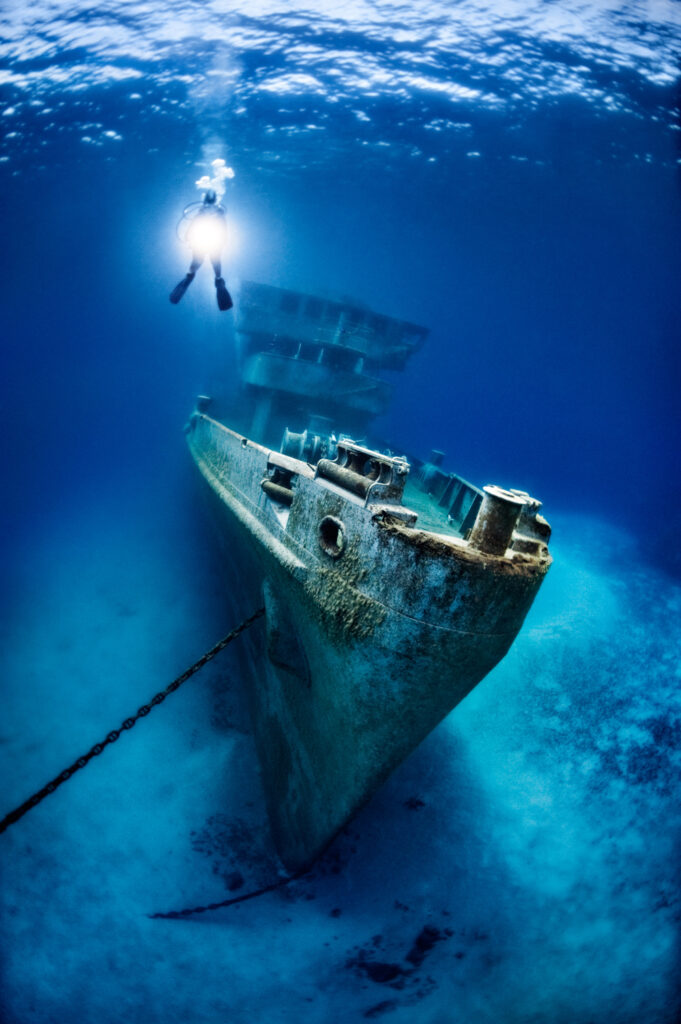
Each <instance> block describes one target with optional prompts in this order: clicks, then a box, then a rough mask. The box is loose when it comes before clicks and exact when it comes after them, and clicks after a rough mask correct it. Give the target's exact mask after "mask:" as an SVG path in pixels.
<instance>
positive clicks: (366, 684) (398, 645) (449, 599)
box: [188, 413, 550, 869]
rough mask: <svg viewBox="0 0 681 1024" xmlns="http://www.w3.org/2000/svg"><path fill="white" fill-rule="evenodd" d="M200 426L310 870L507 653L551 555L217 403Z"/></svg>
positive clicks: (271, 735) (287, 811)
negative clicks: (277, 448)
mask: <svg viewBox="0 0 681 1024" xmlns="http://www.w3.org/2000/svg"><path fill="white" fill-rule="evenodd" d="M188 440H189V446H190V450H191V452H192V455H193V457H194V459H195V461H196V464H197V466H198V468H199V470H200V472H201V474H202V476H203V478H204V480H205V482H206V484H207V485H208V488H209V493H210V494H211V495H212V504H213V506H214V509H215V511H216V514H217V520H218V523H219V524H220V528H221V530H222V532H223V536H224V537H225V538H226V541H227V543H228V544H234V543H236V544H238V545H242V546H243V547H244V548H245V549H248V551H249V552H250V557H251V558H252V568H251V570H250V571H249V579H248V581H247V583H246V581H244V583H246V586H245V587H244V590H248V591H249V592H250V593H251V594H252V593H253V592H254V590H255V589H256V588H257V589H261V590H262V594H263V596H264V602H265V607H266V616H265V622H266V639H265V641H264V642H263V644H262V650H261V651H260V652H259V655H260V656H259V657H258V654H255V656H254V658H253V659H251V661H250V665H251V673H250V674H251V676H252V678H251V679H250V680H249V681H248V690H249V695H248V696H249V704H250V711H251V717H252V722H253V730H254V735H255V741H256V745H257V749H258V754H259V758H260V763H261V766H262V777H263V783H264V788H265V794H266V799H267V806H268V811H269V816H270V820H271V823H272V830H273V834H274V839H275V843H276V846H277V849H278V851H279V854H280V856H281V858H282V861H283V862H284V864H285V865H286V866H287V867H288V868H290V869H299V868H302V867H305V866H307V865H308V864H310V863H311V862H312V861H313V860H314V859H315V858H316V857H317V856H318V855H319V854H320V853H321V852H322V850H323V849H324V848H325V847H326V846H327V844H328V843H329V842H330V841H331V840H332V839H333V837H334V836H335V835H336V834H337V832H338V831H339V830H340V829H341V828H342V827H343V826H344V825H345V824H346V823H347V821H348V820H349V819H350V818H351V817H352V816H353V815H354V814H355V813H356V812H357V811H358V809H359V808H360V807H361V806H362V805H363V804H365V803H366V802H367V801H368V800H369V799H370V798H371V796H372V795H373V794H374V793H375V791H376V790H377V789H378V787H379V786H380V785H381V784H382V782H383V781H384V780H385V779H386V777H387V776H388V775H389V774H390V772H392V771H393V770H394V768H396V767H397V765H398V764H400V762H401V761H403V760H404V758H405V757H407V756H408V754H409V753H410V752H411V751H412V750H413V749H414V748H415V747H416V746H417V745H418V744H419V743H420V742H421V740H422V739H424V737H425V736H427V735H428V733H429V732H430V731H431V730H432V729H433V728H434V727H435V726H436V725H437V723H438V722H439V721H441V720H442V718H444V717H445V716H446V715H447V714H448V713H449V712H450V711H451V710H452V708H454V707H455V706H456V705H457V704H458V703H459V702H460V701H461V700H462V699H463V698H464V697H465V696H466V695H467V694H468V693H469V692H470V691H471V690H472V688H473V687H474V686H475V685H476V684H477V683H478V682H480V680H481V679H482V678H483V677H484V676H485V675H486V674H487V673H488V672H489V671H490V669H492V668H493V667H494V666H495V665H496V664H497V663H498V662H499V661H500V659H501V658H502V657H503V656H504V654H505V653H506V651H507V650H508V648H509V646H510V645H511V643H512V642H513V640H514V638H515V636H516V635H517V633H518V630H519V629H520V627H521V625H522V622H523V620H524V618H525V615H526V614H527V611H528V610H529V607H530V605H531V603H532V601H533V599H534V596H535V594H536V592H537V590H538V588H539V586H540V584H541V581H542V579H543V577H544V575H545V573H546V570H547V568H548V565H549V563H550V559H549V558H548V555H546V556H545V557H541V558H534V557H529V556H525V555H521V554H518V553H513V552H511V551H509V552H507V553H506V554H504V555H501V556H499V555H490V554H487V553H482V552H480V551H478V550H475V549H473V548H472V547H471V546H470V545H468V544H467V543H466V542H464V541H463V540H461V541H457V540H456V539H455V538H451V537H445V536H442V535H438V534H433V533H429V532H425V531H422V530H419V529H417V528H415V527H414V525H413V519H414V517H413V516H411V517H410V515H409V514H408V510H405V509H404V508H402V506H401V505H400V504H399V503H397V504H394V505H392V506H391V505H382V504H380V503H372V502H371V501H370V500H369V498H366V497H365V498H363V497H361V496H358V495H357V493H353V491H352V489H351V488H345V487H344V486H342V483H341V484H339V483H338V482H336V481H335V480H334V479H331V476H333V474H330V475H329V476H328V477H327V478H324V477H322V476H320V475H319V474H317V473H315V471H314V469H312V468H311V467H310V466H309V465H307V464H306V463H304V462H302V461H298V460H296V459H291V458H286V457H285V456H282V455H280V454H279V453H275V452H271V451H269V450H268V449H266V448H264V447H262V446H260V445H258V444H255V443H254V442H251V441H249V440H247V439H246V438H244V437H242V436H240V435H238V434H236V433H234V432H232V431H230V430H228V429H227V428H225V427H223V426H222V425H221V424H219V423H217V422H216V421H214V420H212V419H210V418H209V417H208V416H206V415H202V414H198V413H197V414H194V416H193V417H192V420H191V422H190V426H189V429H188ZM273 470H274V473H275V476H276V474H277V473H279V474H283V476H281V477H280V479H284V481H285V486H283V485H282V484H281V483H275V484H274V485H273V486H272V485H271V483H272V472H273ZM336 476H337V477H338V479H340V480H341V482H342V480H343V477H342V476H341V475H340V474H338V473H337V474H336ZM263 483H264V485H265V486H263ZM268 484H270V486H267V485H268ZM282 489H283V490H284V491H286V495H285V496H284V495H282V494H281V493H280V491H281V490H282ZM355 490H357V488H355ZM231 586H232V587H233V589H234V591H235V593H236V594H237V595H238V594H239V593H240V592H241V591H240V588H241V584H240V581H231ZM237 600H238V596H237ZM243 610H244V612H245V611H247V609H246V608H244V609H243Z"/></svg>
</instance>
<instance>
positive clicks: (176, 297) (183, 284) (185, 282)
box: [170, 271, 194, 306]
mask: <svg viewBox="0 0 681 1024" xmlns="http://www.w3.org/2000/svg"><path fill="white" fill-rule="evenodd" d="M193 280H194V274H192V272H191V271H189V273H188V274H185V275H184V277H183V278H182V280H181V281H180V283H179V284H176V285H175V287H174V288H173V290H172V292H171V293H170V301H171V302H172V304H173V306H176V305H177V304H178V302H179V301H180V299H181V298H182V296H183V295H184V293H185V292H186V291H187V288H189V285H190V284H191V283H192V281H193Z"/></svg>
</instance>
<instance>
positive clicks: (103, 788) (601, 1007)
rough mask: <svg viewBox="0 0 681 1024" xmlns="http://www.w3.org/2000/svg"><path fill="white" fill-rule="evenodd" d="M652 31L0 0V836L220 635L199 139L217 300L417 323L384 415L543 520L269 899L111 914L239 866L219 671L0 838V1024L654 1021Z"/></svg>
mask: <svg viewBox="0 0 681 1024" xmlns="http://www.w3.org/2000/svg"><path fill="white" fill-rule="evenodd" d="M680 43H681V9H680V8H679V4H678V2H676V0H658V2H648V3H629V4H626V5H622V4H615V3H609V2H604V0H603V2H592V3H591V4H589V3H577V2H576V0H570V2H567V3H564V4H560V5H559V4H557V3H547V2H543V3H539V2H537V3H529V2H524V3H520V2H518V0H504V2H499V3H494V4H489V5H488V6H485V5H484V4H483V3H477V4H474V3H472V2H471V3H469V2H462V3H457V4H452V3H445V2H442V0H440V2H438V0H431V2H429V3H428V4H422V5H402V4H399V3H387V2H384V0H373V2H368V0H354V2H348V3H339V4H335V5H331V4H328V3H326V2H324V0H311V2H310V3H309V4H308V5H306V6H297V5H295V4H288V5H284V4H280V5H278V4H276V3H274V2H273V0H272V2H269V0H252V2H250V3H249V4H248V5H245V4H243V5H240V6H233V5H229V4H227V3H226V2H223V0H212V2H204V3H201V4H199V3H182V2H177V0H169V2H165V3H163V4H161V3H158V2H157V0H150V2H148V3H144V2H142V0H129V2H126V3H118V4H113V3H108V4H106V3H105V4H100V5H98V6H97V7H90V6H88V5H85V4H69V3H68V2H63V3H60V4H53V3H49V2H48V0H36V2H34V3H32V4H30V5H19V4H16V3H14V2H12V3H11V4H7V5H5V8H4V9H3V12H1V13H0V125H1V127H2V139H1V141H0V196H1V197H2V199H1V201H2V212H3V227H4V239H5V245H4V259H3V271H2V275H0V293H1V294H0V300H1V308H2V328H1V332H2V341H3V346H2V347H3V356H4V359H3V388H2V411H3V433H4V443H3V445H2V459H3V466H2V480H3V489H2V493H3V499H2V502H1V503H0V504H1V508H0V527H1V529H0V536H1V538H2V560H3V563H2V564H3V568H4V574H3V577H4V583H5V586H4V588H3V594H2V612H3V614H2V641H1V645H0V649H1V650H2V654H3V666H2V674H1V678H2V683H3V716H2V726H1V727H0V757H1V758H2V771H3V779H4V785H3V789H2V807H1V808H0V811H2V813H4V812H5V810H9V809H10V808H11V807H13V806H14V805H15V804H17V803H19V802H21V801H22V800H24V799H25V798H26V797H27V796H28V795H29V794H30V793H31V792H33V790H35V789H37V788H39V787H40V786H41V785H43V784H44V782H45V781H47V779H48V778H50V777H51V776H52V775H53V774H55V773H56V772H58V771H59V770H60V769H61V768H62V767H63V766H64V765H65V764H66V763H68V762H70V761H71V760H73V758H74V757H75V756H77V755H78V754H79V753H80V752H81V750H82V749H87V748H89V746H90V745H91V744H92V743H93V742H94V741H95V740H97V739H98V738H100V737H101V736H102V735H105V734H106V733H107V732H108V731H109V729H110V728H112V727H113V726H114V725H115V724H117V723H118V722H119V721H120V720H121V719H122V718H124V717H126V716H127V715H128V714H129V713H130V712H131V711H134V709H135V708H136V707H137V706H138V705H139V704H140V703H141V702H142V701H143V700H145V699H146V698H147V697H149V696H150V695H151V694H153V693H154V692H156V690H159V689H161V688H162V687H163V686H164V685H165V684H166V682H168V680H169V679H171V678H173V676H175V675H177V674H178V673H179V672H180V671H181V670H182V669H183V668H184V667H185V666H186V665H188V664H189V663H191V662H192V661H193V660H194V659H195V658H196V657H198V655H199V654H201V653H202V652H203V650H205V649H206V648H207V647H209V646H210V645H211V644H212V643H213V642H214V641H215V640H217V639H218V638H219V637H220V636H222V635H223V634H224V633H225V632H226V631H227V629H228V628H229V627H230V626H231V625H232V623H231V622H229V621H226V617H225V616H226V613H225V608H224V605H223V603H222V601H223V599H222V596H221V595H222V594H223V593H224V588H225V587H226V586H238V581H236V582H235V581H232V580H227V579H225V576H224V570H223V568H222V566H221V564H220V563H219V562H218V561H217V560H216V557H215V549H214V547H213V545H212V538H211V535H210V533H209V531H208V530H207V529H205V523H204V522H203V520H202V518H201V510H200V507H199V506H198V504H197V501H196V495H195V492H194V487H193V483H194V481H193V474H192V469H191V466H190V465H189V462H188V458H187V456H186V452H185V448H184V439H183V436H182V431H181V428H182V424H183V422H184V420H185V418H186V416H187V413H188V412H189V411H190V409H191V406H192V402H193V397H194V395H195V394H196V393H197V392H200V391H203V390H204V389H205V388H206V387H208V386H209V385H210V382H211V380H213V378H214V374H215V372H216V368H223V369H224V371H225V372H226V373H227V374H229V373H231V372H233V346H234V338H233V334H232V331H231V326H230V325H231V314H221V313H219V311H218V310H217V308H216V306H215V298H214V290H213V286H212V281H211V276H210V274H209V273H208V271H207V270H205V269H204V270H203V272H202V273H200V274H199V275H198V277H197V280H196V281H195V283H194V284H193V286H192V289H191V290H190V292H189V293H188V294H187V296H186V297H185V299H184V300H183V302H182V303H181V305H179V306H178V307H172V306H171V305H170V304H169V302H168V300H167V296H168V292H169V291H170V289H171V287H172V286H173V285H174V284H175V283H176V282H177V281H178V280H179V279H180V277H181V276H182V274H183V273H184V271H185V269H186V262H187V254H186V252H185V251H184V250H183V249H182V247H181V245H180V243H179V242H178V240H177V238H176V235H175V224H176V221H177V218H178V216H179V214H180V212H181V210H182V208H183V206H184V205H185V204H186V203H188V202H190V201H192V200H194V199H195V198H197V197H198V196H199V193H198V192H197V190H196V188H195V185H194V183H195V181H196V180H197V178H199V177H200V175H202V174H204V173H205V172H206V171H207V170H208V168H209V165H210V161H211V160H212V159H213V158H215V157H223V158H225V159H226V160H227V162H228V163H229V164H230V165H231V166H232V167H233V168H234V171H235V177H234V179H233V180H232V181H230V182H229V183H228V191H227V195H226V201H227V203H228V207H229V213H230V222H231V225H232V229H233V234H234V236H235V242H234V246H233V251H232V253H231V255H230V256H229V258H228V259H227V260H226V262H225V273H226V277H227V281H228V284H229V286H230V288H231V289H232V290H233V291H234V292H235V295H236V296H237V297H238V288H239V281H240V280H241V279H252V280H256V281H263V282H266V283H270V284H275V285H282V286H291V287H294V288H300V289H309V290H312V291H318V290H333V291H334V292H336V293H338V292H340V293H343V294H348V295H352V296H355V297H357V298H358V299H360V300H364V301H366V302H368V303H369V304H370V305H372V306H373V307H374V308H376V309H379V310H382V311H385V312H387V313H391V314H393V315H396V316H400V317H405V318H407V319H410V320H413V321H415V322H417V323H422V324H424V325H426V326H428V327H429V328H430V329H431V335H430V338H429V340H428V343H427V345H426V346H425V347H424V349H423V350H422V352H420V353H418V354H417V355H416V356H414V358H413V360H412V361H411V363H410V365H409V369H408V371H407V372H406V373H405V374H404V375H402V376H401V377H400V378H399V379H398V380H396V397H395V402H394V404H393V407H392V409H391V411H390V412H389V414H387V415H386V416H385V417H384V418H383V419H382V421H381V422H380V423H378V424H377V430H380V433H381V434H382V435H383V436H385V437H389V438H390V439H391V441H392V442H393V443H394V444H395V446H396V447H400V446H402V445H403V446H404V448H405V449H408V450H411V451H417V452H422V453H424V454H425V453H427V452H428V451H429V450H430V448H431V447H438V448H441V449H444V450H446V451H447V452H448V466H449V467H450V468H452V469H454V470H456V471H458V472H460V473H461V474H463V475H464V476H465V477H467V478H468V479H471V480H473V481H474V482H476V483H478V484H483V483H486V482H495V483H499V484H501V485H502V486H511V487H521V488H523V489H526V490H528V491H530V492H531V493H533V494H534V495H536V496H537V497H538V498H540V499H541V500H542V501H543V502H544V510H545V512H546V515H547V518H549V520H550V521H551V522H552V523H553V525H554V540H553V541H552V550H553V554H554V558H555V565H554V567H553V568H552V570H551V573H550V574H549V577H548V579H547V581H546V583H545V585H544V587H543V589H542V591H541V593H540V595H539V598H538V599H537V601H536V603H535V606H534V608H533V609H532V612H531V614H530V617H529V618H528V621H527V623H526V626H525V628H524V630H523V632H522V634H521V636H520V638H519V639H518V641H517V643H516V644H515V645H514V647H513V649H512V651H511V653H510V654H509V655H508V657H507V658H506V659H505V661H504V662H503V663H502V664H501V665H500V666H499V667H498V668H497V669H496V670H495V671H494V672H493V673H492V674H491V675H490V676H489V677H488V678H487V679H486V680H485V681H484V682H483V683H482V684H481V685H480V686H479V687H478V688H477V690H476V691H475V692H474V693H473V694H472V695H471V696H470V697H469V698H468V699H467V700H466V701H465V702H464V704H463V705H462V706H461V707H459V708H458V709H457V710H456V711H455V712H454V713H453V714H452V715H450V716H449V718H448V719H447V720H446V721H445V722H444V723H443V724H442V725H441V726H440V727H439V728H438V729H437V730H436V731H435V733H433V734H432V736H431V737H429V739H428V740H427V741H426V742H425V743H424V744H423V745H422V747H421V748H420V749H419V750H418V751H417V752H416V754H415V755H414V756H413V757H412V758H410V759H409V761H408V762H407V763H406V764H405V765H403V766H402V768H401V769H400V770H399V771H398V772H397V773H396V774H395V775H394V776H393V778H392V779H391V780H390V781H389V782H388V784H387V785H386V786H385V787H384V788H383V790H382V791H381V792H380V793H379V794H378V795H377V797H376V798H375V799H374V801H373V802H372V803H371V805H370V806H369V807H368V808H367V809H366V810H365V811H364V812H363V813H362V814H361V815H360V816H359V817H358V819H357V820H356V822H354V823H353V824H352V826H351V827H350V829H349V830H348V832H347V834H345V835H343V836H341V837H340V839H339V840H338V841H337V842H336V844H334V846H333V847H332V849H331V851H330V852H329V855H328V856H327V858H326V859H325V860H324V861H323V862H322V863H321V864H320V866H319V868H318V870H317V872H316V873H315V874H314V875H313V876H312V877H311V878H310V879H308V880H306V881H304V882H299V883H296V885H295V886H293V887H292V888H291V889H289V890H283V891H282V892H280V893H277V894H272V895H270V896H266V897H263V898H261V899H260V900H256V901H254V902H251V903H246V904H243V905H242V906H240V907H236V908H232V909H230V910H223V911H217V912H215V913H214V914H212V915H205V916H202V917H201V918H197V919H195V920H191V921H152V920H150V919H149V918H148V917H147V916H146V915H147V914H148V913H149V912H153V911H156V910H165V909H172V908H178V907H182V906H186V905H189V906H192V905H196V904H197V903H199V904H200V903H205V902H213V901H217V900H220V899H224V898H225V896H226V895H228V894H229V893H230V892H231V891H236V890H231V889H230V886H232V887H233V886H235V885H237V884H241V885H242V888H241V891H246V890H247V889H249V888H252V887H254V886H256V885H260V884H267V883H268V882H270V881H271V880H272V879H273V878H274V877H276V873H277V866H276V861H275V858H274V854H273V851H272V849H271V845H270V840H269V836H268V832H267V826H266V823H265V816H264V808H263V804H262V797H261V793H260V789H259V783H258V777H257V765H256V762H255V756H254V753H253V749H252V746H251V740H250V737H249V734H248V723H247V719H246V716H245V714H244V709H243V706H242V702H241V697H240V691H239V686H238V682H239V680H238V658H237V657H236V655H235V654H234V653H233V652H225V654H224V655H222V660H221V661H220V662H219V663H215V664H214V665H213V666H211V667H210V668H209V669H206V670H205V672H204V673H203V674H202V675H201V676H200V677H197V678H196V679H195V680H194V681H193V682H192V683H188V684H187V685H186V687H185V688H184V689H183V690H182V691H180V693H178V694H176V695H175V696H173V698H172V699H171V700H170V701H169V702H168V703H167V704H165V705H164V707H163V708H159V709H158V710H157V711H155V713H154V715H153V716H151V717H150V718H149V719H147V720H145V721H144V722H143V723H140V725H138V726H137V727H136V728H135V730H134V731H133V732H131V733H130V734H129V735H126V736H125V737H124V739H122V740H121V741H120V744H119V745H118V746H117V747H115V748H112V749H111V750H108V751H107V752H106V753H105V754H104V755H102V757H101V758H99V759H98V760H97V761H96V762H95V763H93V764H92V765H90V766H89V767H88V769H87V771H85V772H83V773H82V774H81V775H80V776H79V777H78V778H77V779H74V780H72V781H71V782H69V783H68V785H67V786H65V787H63V788H62V789H61V790H60V791H59V793H58V794H56V795H54V796H52V797H51V798H50V799H49V800H48V801H47V802H45V803H44V804H43V805H41V806H40V807H38V808H36V809H35V810H33V811H32V812H31V813H30V814H29V815H27V816H26V817H25V818H24V819H23V820H22V821H21V822H20V823H18V824H17V825H15V826H14V827H13V828H12V829H11V830H10V831H9V832H7V833H6V834H5V835H4V836H2V837H0V845H1V852H2V857H3V874H2V952H3V957H2V972H3V973H2V984H1V986H0V1007H1V1010H0V1013H1V1015H2V1021H3V1024H4V1022H5V1021H7V1022H8V1024H19V1022H21V1024H26V1022H36V1024H37V1022H40V1024H43V1022H55V1024H56V1022H60V1024H61V1022H63V1021H65V1020H74V1021H76V1022H78V1024H81V1022H82V1024H89V1022H90V1021H97V1022H101V1024H107V1022H112V1024H113V1022H118V1021H120V1020H123V1019H125V1020H129V1021H131V1022H135V1024H138V1022H144V1024H148V1022H154V1021H159V1022H163V1024H167V1022H174V1021H183V1022H184V1021H192V1024H193V1022H201V1024H203V1022H206V1024H208V1022H210V1024H212V1022H217V1021H223V1020H226V1019H228V1020H230V1022H235V1024H241V1022H246V1021H249V1022H251V1021H254V1020H257V1021H261V1020H262V1021H267V1022H268V1024H269V1022H274V1024H279V1022H284V1021H292V1020H295V1021H298V1020H300V1021H306V1022H307V1021H310V1022H315V1024H316V1022H320V1024H321V1022H326V1021H330V1020H338V1021H343V1022H345V1021H347V1022H354V1021H361V1020H364V1019H369V1020H372V1019H382V1020H383V1019H384V1020H386V1021H394V1022H396V1024H402V1022H412V1021H417V1022H419V1024H421V1022H424V1024H450V1022H451V1024H454V1022H461V1024H469V1022H471V1024H472V1022H475V1024H479V1022H483V1024H484V1022H504V1024H505V1022H509V1024H521V1022H522V1024H530V1022H532V1024H540V1022H541V1024H544V1022H547V1021H549V1022H556V1024H601V1022H603V1024H605V1022H608V1024H630V1022H631V1024H670V1022H675V1021H677V1020H678V1019H679V1018H680V1016H681V993H680V991H679V983H678V977H679V928H680V926H681V923H680V914H681V899H680V897H681V885H680V879H679V853H680V846H681V842H680V840H681V813H680V812H679V802H678V794H679V788H680V785H679V784H680V779H679V775H680V767H681V751H680V749H679V747H680V743H681V700H680V698H679V667H678V666H679V664H680V660H679V655H680V653H681V651H680V648H681V642H680V641H681V638H680V636H679V628H678V623H679V618H680V615H681V591H680V589H679V582H678V579H679V575H680V574H681V558H680V556H679V554H678V536H679V531H680V528H681V521H680V517H679V513H678V508H677V503H678V477H677V468H676V464H677V460H678V455H677V451H678V439H679V434H680V431H679V401H678V382H679V378H680V371H681V365H680V364H681V358H680V356H679V348H680V346H679V342H680V341H681V337H680V333H681V332H680V331H679V313H680V308H679V307H680V305H681V303H680V301H679V286H678V282H679V279H680V276H681V275H680V271H681V230H680V228H681V193H680V191H679V172H680V169H681V146H680V141H681V121H680V118H679V104H678V97H679V81H680V78H681V76H680V74H679V61H678V57H679V51H680V48H681V47H680ZM291 426H292V427H295V426H297V425H296V424H291ZM239 878H241V879H242V883H240V882H239ZM424 927H427V928H429V929H431V931H430V932H428V933H427V934H429V935H430V936H431V937H433V936H435V937H436V938H437V941H435V942H434V943H433V944H432V948H428V949H427V950H426V951H425V952H424V955H423V957H422V958H421V959H419V956H418V955H414V953H413V951H414V949H415V948H417V949H418V948H419V947H418V943H417V944H416V946H415V943H416V940H417V937H418V936H420V935H423V929H424ZM385 965H388V968H390V969H388V968H386V967H385ZM395 968H399V971H397V973H396V972H395V970H394V969H395Z"/></svg>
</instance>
